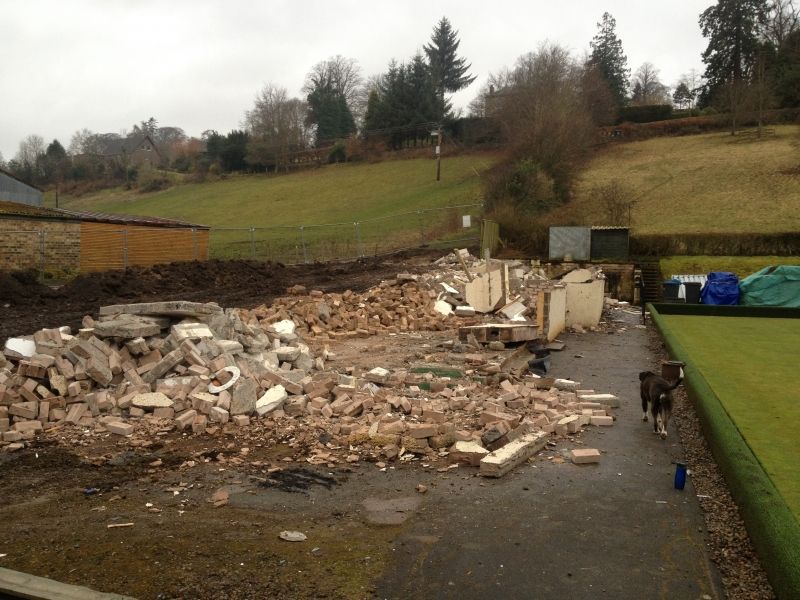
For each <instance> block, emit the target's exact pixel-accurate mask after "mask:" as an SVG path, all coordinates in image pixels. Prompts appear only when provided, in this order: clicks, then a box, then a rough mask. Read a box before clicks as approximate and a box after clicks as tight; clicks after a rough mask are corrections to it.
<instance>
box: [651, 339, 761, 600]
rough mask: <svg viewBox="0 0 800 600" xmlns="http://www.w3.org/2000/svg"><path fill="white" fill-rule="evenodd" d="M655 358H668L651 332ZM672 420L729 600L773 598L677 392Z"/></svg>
mask: <svg viewBox="0 0 800 600" xmlns="http://www.w3.org/2000/svg"><path fill="white" fill-rule="evenodd" d="M653 344H654V346H655V352H654V353H655V354H656V355H659V354H660V355H662V356H663V358H665V359H666V358H667V356H666V354H665V350H664V347H663V344H661V341H660V339H659V338H658V337H657V334H656V333H655V330H653ZM675 399H676V402H675V406H674V408H673V419H674V420H675V423H676V425H677V427H678V431H679V433H680V437H681V442H682V443H683V447H684V452H685V459H686V464H688V465H689V469H690V472H691V478H692V483H693V484H694V487H695V489H696V490H697V496H698V499H699V500H700V506H701V507H702V509H703V512H704V515H705V521H706V529H707V530H708V538H709V548H708V550H709V554H710V555H711V559H712V560H713V561H714V563H715V564H716V565H717V568H718V569H719V572H720V576H721V577H722V583H723V585H724V586H725V592H726V594H727V597H728V598H729V599H730V600H770V599H772V598H775V592H773V590H772V586H771V585H770V583H769V581H768V580H767V576H766V573H764V569H763V568H762V566H761V562H760V561H759V559H758V557H757V556H756V553H755V550H754V549H753V544H752V543H751V542H750V536H749V535H748V533H747V529H745V526H744V521H743V520H742V517H741V515H740V514H739V508H738V506H737V505H736V502H734V500H733V498H732V497H731V493H730V491H729V490H728V486H727V484H726V483H725V479H724V477H723V476H722V473H721V472H720V470H719V467H718V466H717V463H716V461H715V460H714V457H713V455H712V454H711V449H710V448H709V446H708V442H707V441H706V438H705V436H704V435H703V431H702V428H701V425H700V420H699V419H698V417H697V413H696V412H695V410H694V406H693V405H692V403H691V401H690V400H689V398H688V396H687V394H686V390H685V389H684V388H683V387H681V388H678V390H677V391H676V393H675Z"/></svg>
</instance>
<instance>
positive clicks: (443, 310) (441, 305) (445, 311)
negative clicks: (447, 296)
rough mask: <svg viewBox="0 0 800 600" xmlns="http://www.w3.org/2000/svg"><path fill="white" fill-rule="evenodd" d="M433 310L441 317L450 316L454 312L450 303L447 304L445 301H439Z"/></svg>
mask: <svg viewBox="0 0 800 600" xmlns="http://www.w3.org/2000/svg"><path fill="white" fill-rule="evenodd" d="M433 310H435V311H436V312H437V313H439V314H440V315H444V316H445V317H446V316H449V315H450V314H452V312H453V307H452V306H451V305H450V303H449V302H445V301H444V300H437V301H436V302H435V303H434V305H433Z"/></svg>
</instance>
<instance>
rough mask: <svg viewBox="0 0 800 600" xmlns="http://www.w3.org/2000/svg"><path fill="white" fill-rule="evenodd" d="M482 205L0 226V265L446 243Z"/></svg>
mask: <svg viewBox="0 0 800 600" xmlns="http://www.w3.org/2000/svg"><path fill="white" fill-rule="evenodd" d="M482 210H483V205H482V204H461V205H455V206H447V207H440V208H424V209H419V210H413V211H407V212H401V213H396V214H392V215H385V216H381V217H375V218H371V219H360V220H354V221H350V222H342V223H328V224H322V225H296V226H276V227H247V228H213V229H210V230H205V229H189V228H186V229H182V228H158V227H151V228H142V227H130V228H126V227H120V228H91V227H89V228H84V227H81V228H80V233H78V229H77V227H76V230H75V231H74V232H73V235H71V236H65V235H63V234H62V235H59V236H56V235H52V234H51V235H48V231H47V230H46V229H44V228H43V229H41V230H27V231H3V232H2V234H0V235H2V237H5V238H6V240H7V241H5V242H4V241H2V240H0V269H6V270H14V269H36V270H38V271H40V272H42V273H53V272H59V273H69V272H77V271H80V272H88V271H102V270H110V269H121V268H125V267H129V266H149V265H154V264H158V263H165V262H174V261H190V260H207V259H209V258H220V259H248V260H271V261H276V262H282V263H284V264H302V263H313V262H326V261H343V260H353V259H357V258H361V257H366V256H379V255H383V254H389V253H392V252H397V251H401V250H407V249H413V248H420V247H432V248H447V249H451V248H453V247H455V246H462V247H463V246H468V245H476V244H478V243H479V242H480V235H481V213H482ZM12 234H13V235H12ZM12 240H13V241H12Z"/></svg>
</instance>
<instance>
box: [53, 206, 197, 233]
mask: <svg viewBox="0 0 800 600" xmlns="http://www.w3.org/2000/svg"><path fill="white" fill-rule="evenodd" d="M52 210H55V211H58V212H59V213H61V214H63V215H64V216H65V217H68V218H74V219H80V220H81V221H93V222H95V223H118V224H120V225H141V226H144V227H178V228H188V227H192V228H195V229H208V228H209V226H208V225H199V224H197V223H189V222H187V221H178V220H177V219H163V218H161V217H148V216H139V215H112V214H108V213H100V212H91V211H79V210H67V209H65V208H56V209H52Z"/></svg>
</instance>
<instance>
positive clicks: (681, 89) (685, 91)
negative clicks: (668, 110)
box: [672, 81, 694, 108]
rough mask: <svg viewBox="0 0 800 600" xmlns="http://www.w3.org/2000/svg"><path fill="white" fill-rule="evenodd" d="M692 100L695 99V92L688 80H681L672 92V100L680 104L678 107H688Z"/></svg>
mask: <svg viewBox="0 0 800 600" xmlns="http://www.w3.org/2000/svg"><path fill="white" fill-rule="evenodd" d="M692 100H694V94H693V93H692V91H691V90H690V89H689V86H688V85H686V82H685V81H681V82H680V83H679V84H678V87H676V88H675V92H674V93H673V94H672V101H673V102H674V103H675V104H677V105H678V108H686V107H689V106H691V105H692Z"/></svg>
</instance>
